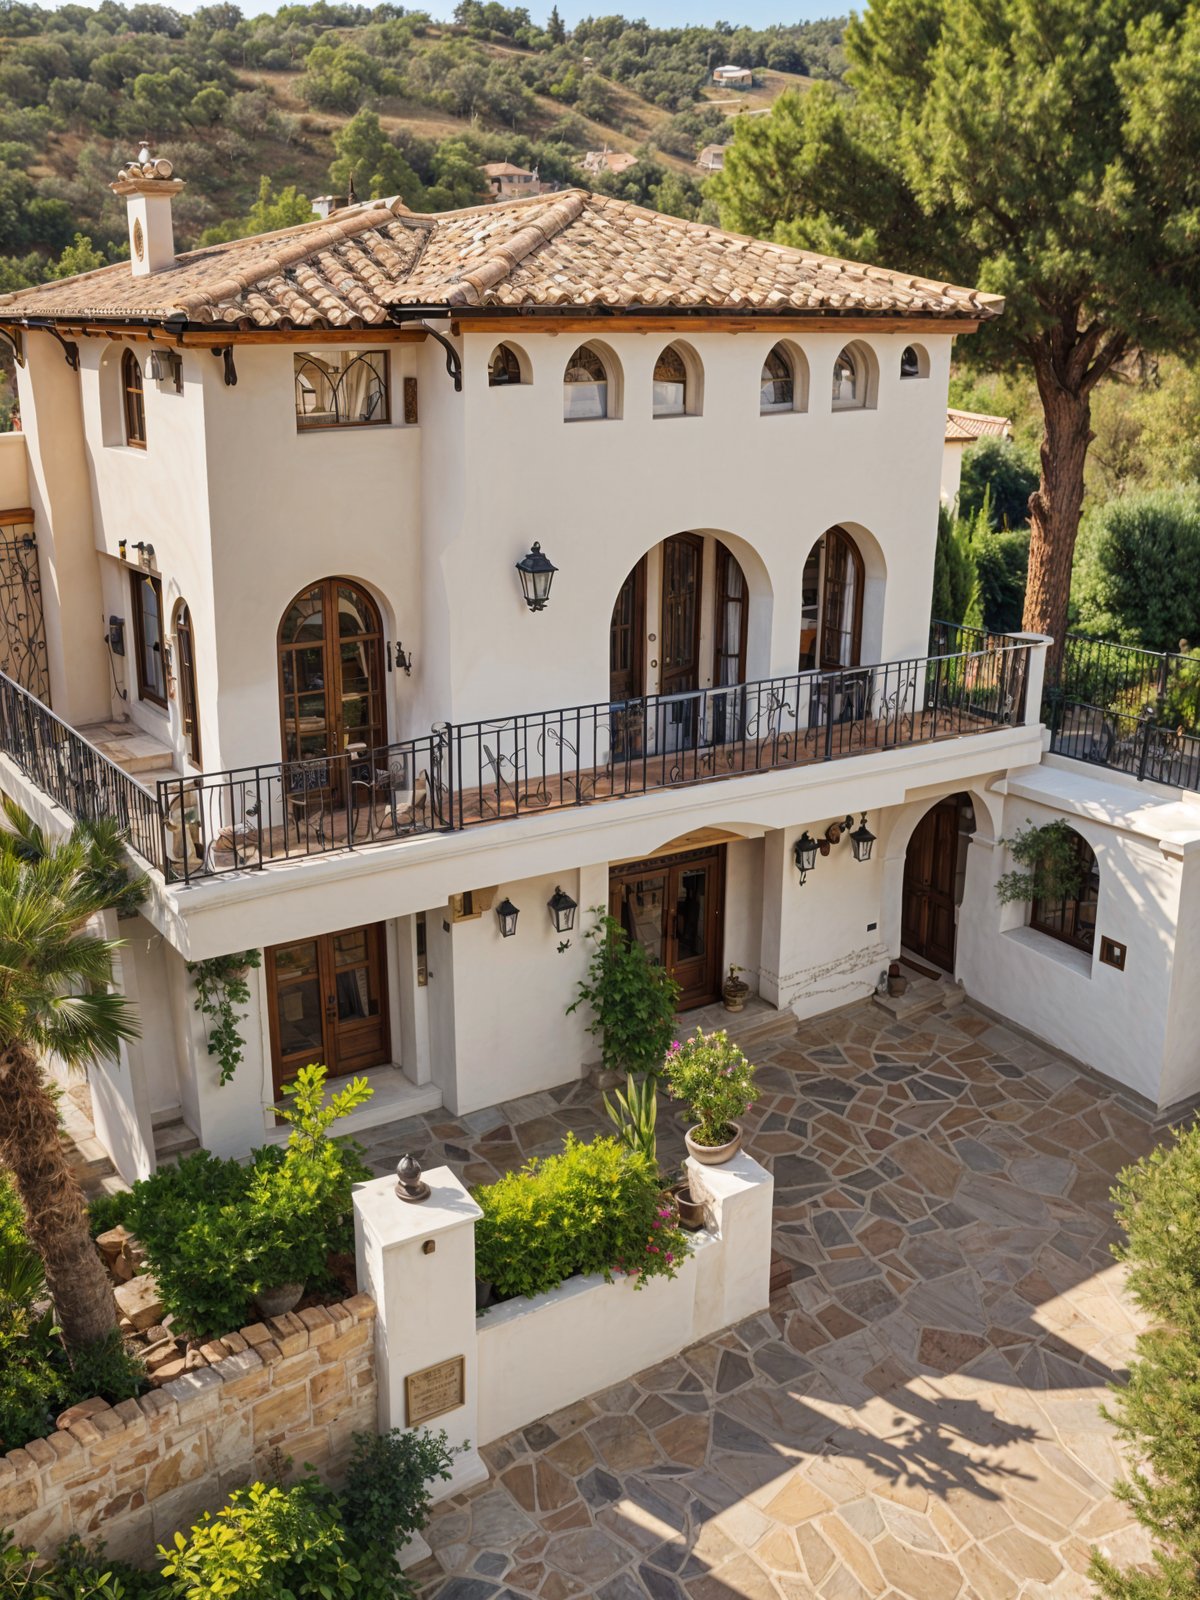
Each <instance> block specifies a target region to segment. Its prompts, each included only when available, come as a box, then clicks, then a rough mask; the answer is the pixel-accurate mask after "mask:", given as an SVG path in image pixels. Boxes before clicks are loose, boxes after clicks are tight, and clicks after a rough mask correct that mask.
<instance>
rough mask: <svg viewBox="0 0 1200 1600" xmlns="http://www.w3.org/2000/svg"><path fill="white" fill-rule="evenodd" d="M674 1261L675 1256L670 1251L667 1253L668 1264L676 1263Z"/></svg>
mask: <svg viewBox="0 0 1200 1600" xmlns="http://www.w3.org/2000/svg"><path fill="white" fill-rule="evenodd" d="M674 1259H675V1257H674V1256H673V1255H672V1254H671V1252H670V1251H669V1250H668V1251H667V1262H668V1264H669V1263H670V1262H672V1261H674Z"/></svg>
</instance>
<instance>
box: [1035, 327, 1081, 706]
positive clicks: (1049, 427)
mask: <svg viewBox="0 0 1200 1600" xmlns="http://www.w3.org/2000/svg"><path fill="white" fill-rule="evenodd" d="M1034 370H1035V372H1036V374H1037V385H1038V393H1039V394H1040V396H1041V401H1042V412H1043V417H1044V428H1043V432H1042V478H1041V482H1040V483H1039V484H1038V487H1037V488H1036V489H1035V490H1034V492H1033V494H1032V495H1030V497H1029V525H1030V541H1029V580H1028V584H1027V586H1026V589H1025V615H1024V622H1023V625H1024V628H1025V631H1026V632H1027V633H1048V634H1049V635H1050V637H1051V638H1052V639H1053V640H1054V643H1053V645H1052V646H1051V647H1050V649H1049V651H1048V652H1047V657H1046V683H1047V685H1053V684H1057V683H1058V681H1059V676H1060V668H1061V664H1062V653H1063V645H1064V642H1065V639H1066V632H1067V601H1068V600H1069V598H1070V594H1071V561H1072V557H1073V556H1074V554H1075V539H1076V536H1077V535H1078V533H1079V513H1080V509H1081V507H1082V505H1083V468H1084V463H1085V461H1086V460H1087V449H1088V445H1089V444H1090V443H1091V441H1092V437H1093V435H1092V429H1091V402H1090V389H1089V388H1086V387H1084V385H1083V384H1082V383H1081V384H1080V385H1079V386H1078V387H1077V388H1075V387H1067V386H1066V385H1064V383H1063V382H1062V380H1061V378H1060V376H1059V374H1058V373H1057V372H1055V371H1054V369H1053V367H1052V365H1051V363H1050V361H1049V360H1037V359H1035V361H1034Z"/></svg>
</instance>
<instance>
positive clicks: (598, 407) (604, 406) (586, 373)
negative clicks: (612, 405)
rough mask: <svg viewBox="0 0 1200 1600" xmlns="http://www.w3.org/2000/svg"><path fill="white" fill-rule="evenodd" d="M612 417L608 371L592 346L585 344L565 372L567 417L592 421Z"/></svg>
mask: <svg viewBox="0 0 1200 1600" xmlns="http://www.w3.org/2000/svg"><path fill="white" fill-rule="evenodd" d="M607 415H608V368H607V367H606V366H605V365H604V362H603V361H602V360H601V358H600V355H599V353H598V352H597V351H595V350H593V349H592V347H591V345H590V344H581V345H580V346H579V349H578V350H576V352H575V354H574V355H573V356H572V357H571V359H570V361H568V362H567V370H566V372H564V373H563V417H564V418H565V419H566V421H567V422H590V421H593V420H594V419H595V418H597V417H606V416H607Z"/></svg>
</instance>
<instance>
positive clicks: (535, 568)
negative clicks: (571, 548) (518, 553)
mask: <svg viewBox="0 0 1200 1600" xmlns="http://www.w3.org/2000/svg"><path fill="white" fill-rule="evenodd" d="M517 571H518V572H519V573H520V574H521V590H522V592H523V594H524V596H525V604H526V605H527V606H528V607H529V609H530V611H544V610H545V609H546V601H547V600H549V598H550V585H551V584H552V583H553V582H554V574H555V573H556V572H557V571H558V568H557V567H556V566H555V565H554V563H553V561H551V560H550V558H549V556H547V555H545V554H544V553H543V551H542V547H541V545H540V544H538V543H537V541H536V540H535V541H534V545H533V549H532V550H531V551H530V552H529V554H528V555H527V556H522V557H521V559H520V561H518V562H517Z"/></svg>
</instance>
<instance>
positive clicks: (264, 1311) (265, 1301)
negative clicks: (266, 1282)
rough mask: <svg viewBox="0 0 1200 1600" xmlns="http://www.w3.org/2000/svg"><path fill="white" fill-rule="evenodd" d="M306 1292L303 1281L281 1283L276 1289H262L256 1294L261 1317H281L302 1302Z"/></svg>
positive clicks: (255, 1302)
mask: <svg viewBox="0 0 1200 1600" xmlns="http://www.w3.org/2000/svg"><path fill="white" fill-rule="evenodd" d="M303 1293H304V1285H303V1284H302V1283H281V1284H278V1285H277V1286H276V1287H275V1288H274V1289H260V1290H259V1291H258V1293H257V1294H256V1295H255V1296H254V1304H255V1305H256V1306H257V1307H258V1314H259V1316H260V1317H281V1316H282V1315H283V1314H284V1312H285V1311H291V1310H292V1309H293V1308H294V1307H295V1306H297V1305H299V1303H300V1296H301V1295H302V1294H303Z"/></svg>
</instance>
